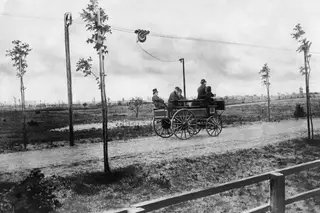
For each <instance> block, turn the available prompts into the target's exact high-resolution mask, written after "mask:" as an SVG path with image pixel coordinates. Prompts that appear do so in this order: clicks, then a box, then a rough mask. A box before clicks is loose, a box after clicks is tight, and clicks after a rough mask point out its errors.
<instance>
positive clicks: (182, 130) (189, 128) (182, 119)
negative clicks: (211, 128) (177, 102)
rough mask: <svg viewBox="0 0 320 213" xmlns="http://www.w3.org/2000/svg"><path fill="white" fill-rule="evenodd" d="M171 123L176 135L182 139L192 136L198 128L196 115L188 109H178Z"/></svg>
mask: <svg viewBox="0 0 320 213" xmlns="http://www.w3.org/2000/svg"><path fill="white" fill-rule="evenodd" d="M171 124H172V127H171V128H172V130H173V133H174V135H175V136H176V137H177V138H179V139H181V140H186V139H189V138H191V137H192V136H193V135H194V134H195V132H197V129H198V124H197V122H196V117H195V115H194V114H193V113H192V112H191V111H190V110H187V109H180V110H178V111H177V112H176V113H175V114H174V115H173V117H172V120H171Z"/></svg>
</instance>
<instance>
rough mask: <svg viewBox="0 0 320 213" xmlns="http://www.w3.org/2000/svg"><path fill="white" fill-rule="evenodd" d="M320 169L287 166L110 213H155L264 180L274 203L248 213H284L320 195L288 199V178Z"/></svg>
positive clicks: (306, 165) (309, 193)
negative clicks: (165, 208) (158, 210)
mask: <svg viewBox="0 0 320 213" xmlns="http://www.w3.org/2000/svg"><path fill="white" fill-rule="evenodd" d="M315 167H320V160H316V161H312V162H308V163H303V164H299V165H295V166H292V167H287V168H284V169H278V170H275V171H271V172H267V173H263V174H260V175H255V176H252V177H247V178H243V179H240V180H236V181H231V182H228V183H224V184H221V185H218V186H215V187H211V188H207V189H201V190H193V191H191V192H185V193H182V194H178V195H175V196H170V197H166V198H160V199H155V200H151V201H144V202H141V203H138V204H134V205H131V207H130V208H125V209H121V210H120V209H119V210H116V211H115V210H113V211H108V213H111V212H112V213H129V212H130V213H138V212H150V211H153V210H157V209H161V208H164V207H168V206H171V205H175V204H178V203H182V202H185V201H190V200H194V199H198V198H202V197H207V196H211V195H215V194H219V193H221V192H225V191H229V190H232V189H237V188H241V187H244V186H248V185H252V184H255V183H259V182H262V181H266V180H269V181H270V201H269V203H268V204H265V205H262V206H259V207H256V208H254V209H250V210H247V211H245V213H264V212H267V211H270V212H271V213H284V212H285V206H286V205H289V204H292V203H294V202H298V201H301V200H306V199H308V198H311V197H315V196H320V188H317V189H313V190H310V191H307V192H304V193H301V194H297V195H295V196H292V197H290V198H288V199H285V176H288V175H291V174H294V173H297V172H300V171H303V170H307V169H311V168H315Z"/></svg>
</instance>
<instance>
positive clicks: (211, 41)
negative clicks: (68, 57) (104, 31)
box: [0, 13, 320, 55]
mask: <svg viewBox="0 0 320 213" xmlns="http://www.w3.org/2000/svg"><path fill="white" fill-rule="evenodd" d="M0 16H8V17H17V18H31V19H42V20H52V21H63V19H62V18H48V17H34V16H21V15H14V14H9V13H0ZM74 23H75V24H83V22H82V23H81V22H74ZM110 27H111V28H112V29H113V30H115V31H120V32H125V33H132V34H135V33H134V30H132V29H128V28H123V27H116V26H110ZM149 36H153V37H161V38H168V39H180V40H191V41H199V42H210V43H220V44H226V45H236V46H247V47H253V48H263V49H272V50H279V51H288V52H295V51H296V50H293V49H288V48H278V47H270V46H263V45H255V44H247V43H241V42H229V41H221V40H214V39H203V38H196V37H187V36H175V35H166V34H160V33H152V32H151V33H150V34H149ZM310 53H312V54H319V55H320V52H311V51H310Z"/></svg>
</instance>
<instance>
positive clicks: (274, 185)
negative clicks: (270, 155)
mask: <svg viewBox="0 0 320 213" xmlns="http://www.w3.org/2000/svg"><path fill="white" fill-rule="evenodd" d="M270 212H271V213H285V179H284V175H283V174H281V173H278V172H275V173H272V174H271V178H270Z"/></svg>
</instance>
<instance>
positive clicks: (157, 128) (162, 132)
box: [152, 117, 173, 138]
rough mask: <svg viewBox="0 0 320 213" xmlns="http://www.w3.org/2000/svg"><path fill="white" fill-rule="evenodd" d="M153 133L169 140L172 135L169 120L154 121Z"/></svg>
mask: <svg viewBox="0 0 320 213" xmlns="http://www.w3.org/2000/svg"><path fill="white" fill-rule="evenodd" d="M152 124H153V130H154V132H155V133H156V134H157V135H158V136H160V137H162V138H170V137H171V136H172V135H173V132H172V129H171V121H170V119H169V118H167V117H165V118H161V119H154V118H153V121H152Z"/></svg>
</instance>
